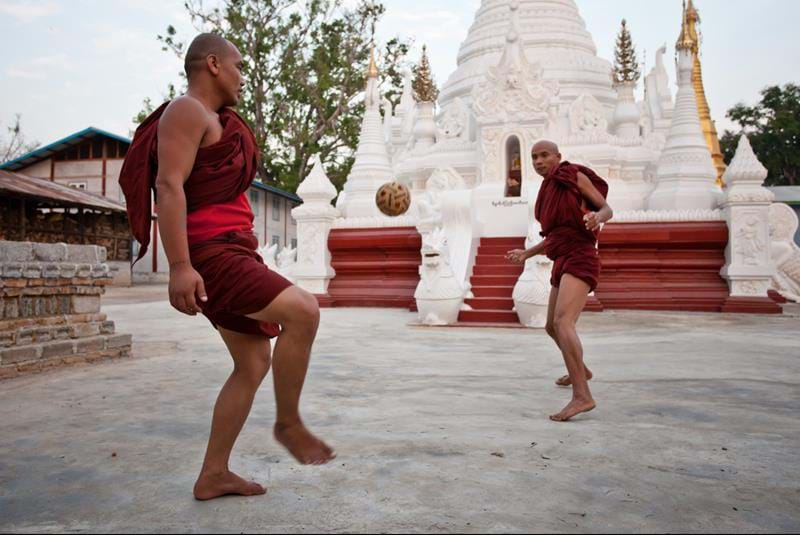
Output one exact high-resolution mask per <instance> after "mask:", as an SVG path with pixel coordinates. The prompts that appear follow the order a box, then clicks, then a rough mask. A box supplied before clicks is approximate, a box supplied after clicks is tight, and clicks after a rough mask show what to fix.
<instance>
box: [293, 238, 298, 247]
mask: <svg viewBox="0 0 800 535" xmlns="http://www.w3.org/2000/svg"><path fill="white" fill-rule="evenodd" d="M292 249H297V238H292Z"/></svg>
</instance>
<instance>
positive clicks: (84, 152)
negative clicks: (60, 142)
mask: <svg viewBox="0 0 800 535" xmlns="http://www.w3.org/2000/svg"><path fill="white" fill-rule="evenodd" d="M79 147H80V156H79V158H80V159H81V160H88V159H89V157H90V156H91V152H90V150H89V148H90V145H89V143H83V144H81V145H79Z"/></svg>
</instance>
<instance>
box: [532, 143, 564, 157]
mask: <svg viewBox="0 0 800 535" xmlns="http://www.w3.org/2000/svg"><path fill="white" fill-rule="evenodd" d="M541 150H547V151H549V152H552V153H553V154H558V153H559V152H560V151H559V150H558V145H556V144H555V143H553V142H552V141H548V140H546V139H543V140H541V141H539V142H537V143H536V144H535V145H534V146H533V150H531V154H533V153H536V152H539V151H541Z"/></svg>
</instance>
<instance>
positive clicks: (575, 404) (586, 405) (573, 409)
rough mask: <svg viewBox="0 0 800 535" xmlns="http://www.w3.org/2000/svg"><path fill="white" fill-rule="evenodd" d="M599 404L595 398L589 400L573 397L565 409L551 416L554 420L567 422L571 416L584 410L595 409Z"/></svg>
mask: <svg viewBox="0 0 800 535" xmlns="http://www.w3.org/2000/svg"><path fill="white" fill-rule="evenodd" d="M596 406H597V405H595V402H594V400H593V399H591V398H589V399H587V400H583V399H573V400H572V401H570V402H569V404H568V405H567V406H566V407H564V409H563V410H562V411H561V412H559V413H558V414H553V415H551V416H550V419H551V420H553V421H554V422H566V421H567V420H569V419H570V418H572V417H574V416H577V415H579V414H581V413H584V412H589V411H590V410H592V409H594V408H595V407H596Z"/></svg>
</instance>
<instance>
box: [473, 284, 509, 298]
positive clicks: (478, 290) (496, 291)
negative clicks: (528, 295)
mask: <svg viewBox="0 0 800 535" xmlns="http://www.w3.org/2000/svg"><path fill="white" fill-rule="evenodd" d="M513 292H514V287H513V286H476V287H474V288H472V295H474V296H475V297H476V298H484V297H502V298H506V299H511V295H512V294H513Z"/></svg>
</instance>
